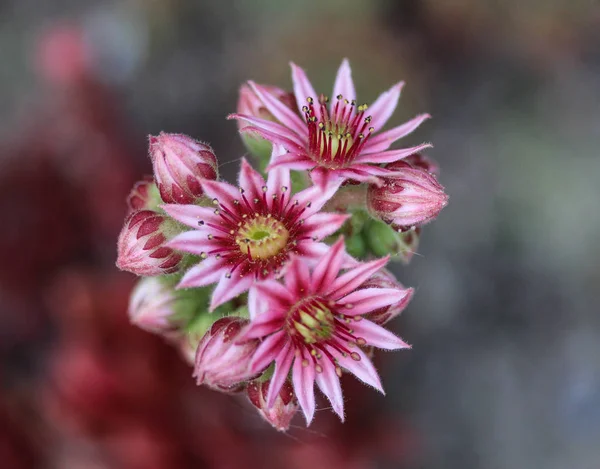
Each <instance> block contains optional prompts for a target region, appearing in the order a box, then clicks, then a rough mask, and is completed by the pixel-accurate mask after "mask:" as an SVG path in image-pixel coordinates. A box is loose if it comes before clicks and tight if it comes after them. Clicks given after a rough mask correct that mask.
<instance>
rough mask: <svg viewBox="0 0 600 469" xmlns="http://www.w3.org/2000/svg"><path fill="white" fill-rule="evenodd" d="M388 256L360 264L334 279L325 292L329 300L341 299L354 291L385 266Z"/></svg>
mask: <svg viewBox="0 0 600 469" xmlns="http://www.w3.org/2000/svg"><path fill="white" fill-rule="evenodd" d="M388 260H389V256H386V257H383V258H381V259H377V260H374V261H371V262H366V263H364V264H360V265H358V266H356V267H354V268H352V269H351V270H349V271H348V272H346V273H345V274H343V275H341V276H339V277H338V278H336V279H335V280H334V282H333V284H332V285H331V287H330V288H329V290H328V291H327V295H328V296H330V297H331V298H341V297H343V296H346V295H347V294H348V293H350V292H351V291H354V290H356V289H357V288H358V287H359V286H360V285H361V284H362V283H363V282H365V280H367V279H368V278H369V277H370V276H371V275H373V274H374V273H375V272H377V271H378V270H379V269H381V268H382V267H383V266H384V265H385V264H387V262H388Z"/></svg>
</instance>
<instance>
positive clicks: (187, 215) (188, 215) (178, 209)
mask: <svg viewBox="0 0 600 469" xmlns="http://www.w3.org/2000/svg"><path fill="white" fill-rule="evenodd" d="M161 208H162V209H163V210H164V211H165V212H167V215H169V216H170V217H171V218H174V219H175V220H177V221H178V222H180V223H183V224H184V225H187V226H191V227H192V228H198V226H199V225H198V222H199V221H204V222H213V223H214V222H218V221H219V217H218V216H217V215H215V213H214V209H210V208H208V207H198V206H197V205H179V204H164V205H161Z"/></svg>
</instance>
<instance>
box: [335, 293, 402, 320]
mask: <svg viewBox="0 0 600 469" xmlns="http://www.w3.org/2000/svg"><path fill="white" fill-rule="evenodd" d="M408 294H410V292H409V291H408V290H400V289H398V288H363V289H361V290H356V291H354V292H352V293H350V294H349V295H346V296H345V297H344V298H342V299H341V300H338V301H337V304H339V305H342V306H345V308H344V314H345V315H346V316H357V315H360V314H366V313H370V312H371V311H374V310H376V309H379V308H383V307H385V306H389V305H393V304H395V303H397V302H398V301H401V300H403V299H404V298H406V295H408Z"/></svg>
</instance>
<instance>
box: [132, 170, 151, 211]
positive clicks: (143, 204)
mask: <svg viewBox="0 0 600 469" xmlns="http://www.w3.org/2000/svg"><path fill="white" fill-rule="evenodd" d="M155 191H156V185H155V184H154V178H153V177H152V176H146V177H144V179H142V180H141V181H138V182H136V183H135V184H134V185H133V187H132V188H131V192H129V195H128V196H127V207H128V208H129V213H132V212H135V211H136V210H155V209H156V208H157V205H158V204H157V203H156V202H157V201H156V198H155V197H154V194H153V193H154V192H155ZM157 195H158V194H157Z"/></svg>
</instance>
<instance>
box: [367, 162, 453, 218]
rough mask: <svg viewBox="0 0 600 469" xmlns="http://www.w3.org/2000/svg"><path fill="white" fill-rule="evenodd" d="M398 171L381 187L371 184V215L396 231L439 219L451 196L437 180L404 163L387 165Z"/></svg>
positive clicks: (369, 202)
mask: <svg viewBox="0 0 600 469" xmlns="http://www.w3.org/2000/svg"><path fill="white" fill-rule="evenodd" d="M386 169H390V170H393V171H395V172H396V174H394V175H392V176H386V177H383V178H382V179H383V181H384V182H383V184H382V185H381V186H379V187H378V186H376V185H374V184H373V185H371V186H369V189H368V192H367V206H368V208H369V212H370V213H371V214H372V215H373V216H375V217H377V218H380V219H381V220H383V221H385V222H386V223H388V224H390V225H392V226H393V227H394V228H395V229H401V230H404V229H409V228H411V227H413V226H420V225H423V224H424V223H427V222H429V221H431V220H433V219H434V218H436V217H437V216H438V214H439V213H440V211H441V210H442V208H444V207H445V206H446V204H447V203H448V196H447V195H446V193H445V192H444V188H443V187H442V186H441V185H440V183H439V182H438V181H437V179H436V177H435V176H434V175H433V174H431V173H430V172H428V171H427V170H425V169H423V168H421V167H418V166H412V165H411V164H410V163H407V162H406V161H404V160H400V161H396V162H395V163H390V164H388V165H386Z"/></svg>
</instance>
